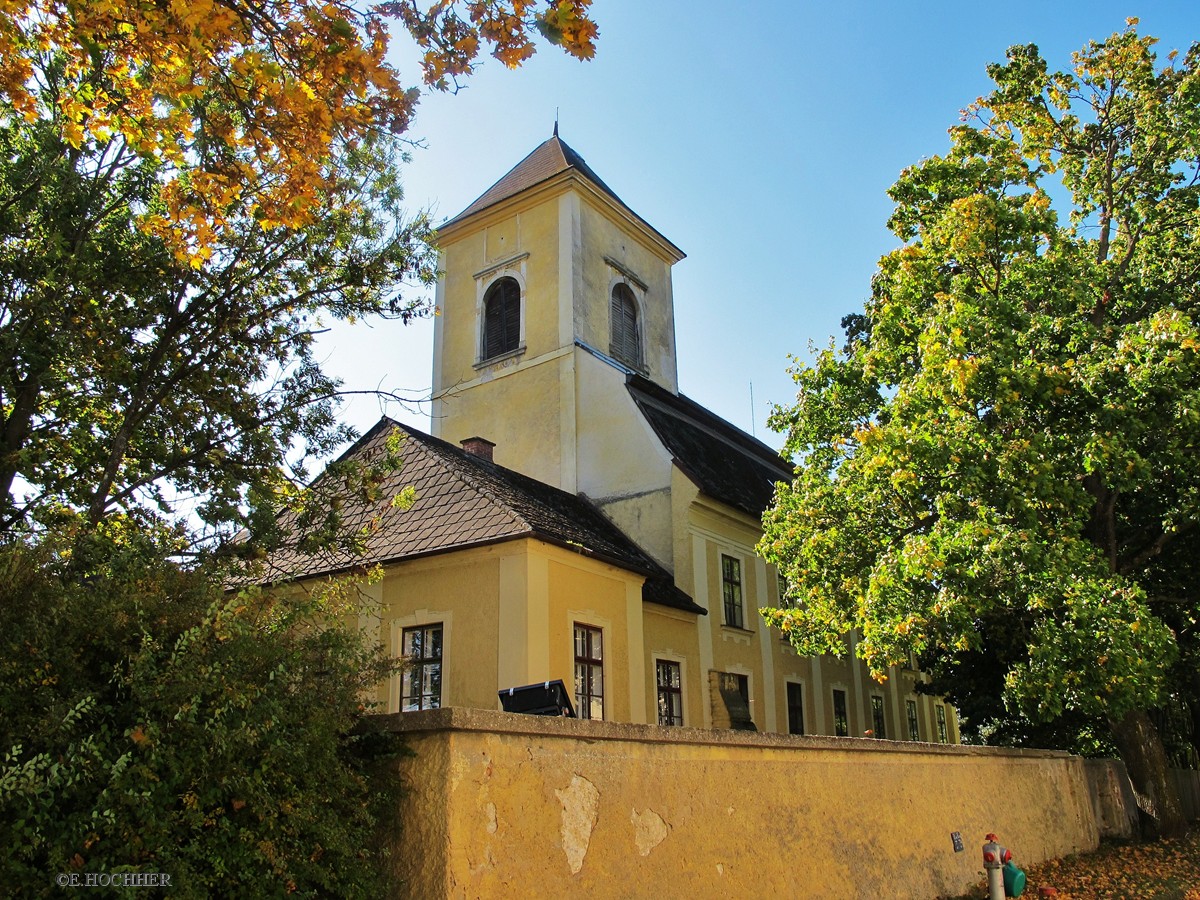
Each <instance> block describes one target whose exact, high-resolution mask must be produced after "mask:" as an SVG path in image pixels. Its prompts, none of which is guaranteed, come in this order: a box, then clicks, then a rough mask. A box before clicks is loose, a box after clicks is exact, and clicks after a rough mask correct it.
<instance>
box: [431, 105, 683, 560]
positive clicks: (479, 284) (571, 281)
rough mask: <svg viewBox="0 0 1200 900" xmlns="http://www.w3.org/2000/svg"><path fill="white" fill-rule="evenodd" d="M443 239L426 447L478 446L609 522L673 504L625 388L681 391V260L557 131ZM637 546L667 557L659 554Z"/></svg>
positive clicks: (660, 461) (654, 447)
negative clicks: (614, 510)
mask: <svg viewBox="0 0 1200 900" xmlns="http://www.w3.org/2000/svg"><path fill="white" fill-rule="evenodd" d="M438 234H439V240H440V243H441V254H442V255H441V271H442V275H441V279H440V281H439V283H438V288H437V306H438V310H439V316H438V318H437V320H436V322H435V325H434V361H433V390H434V403H433V433H434V435H436V436H437V437H440V438H443V439H445V440H447V441H450V442H454V443H457V442H461V441H463V440H465V439H467V438H470V437H473V436H479V437H482V438H485V439H487V440H489V441H492V442H493V443H495V445H496V446H495V450H494V458H495V461H496V462H497V463H498V464H501V465H504V466H507V467H509V468H512V469H516V470H518V471H520V472H522V473H524V474H526V475H529V476H531V477H533V478H536V479H538V480H539V481H543V482H546V483H548V484H552V485H555V486H557V487H560V488H562V489H563V490H566V491H568V492H570V493H584V494H587V495H588V496H589V497H590V498H592V499H593V500H595V501H597V502H598V503H600V504H601V505H602V506H606V507H607V506H609V505H611V504H614V503H615V504H616V505H617V506H620V504H621V502H622V499H623V498H628V497H634V496H640V497H644V496H646V495H647V494H652V493H654V492H660V491H669V487H670V478H671V472H670V469H671V460H670V457H669V455H668V454H666V453H665V452H664V450H663V448H662V445H661V444H660V443H659V442H657V441H656V440H655V439H654V437H653V434H652V433H651V430H650V429H649V427H648V426H647V424H646V422H645V419H644V418H643V417H642V416H641V415H639V413H638V411H637V408H636V405H635V403H634V402H633V401H632V399H631V398H630V396H629V392H628V391H627V390H626V383H627V381H628V380H629V379H630V378H637V377H638V376H640V377H641V378H642V379H645V380H647V381H649V382H651V383H653V384H654V385H657V386H658V387H660V388H662V389H664V390H665V391H667V392H669V393H670V394H672V395H674V394H675V393H677V391H678V383H677V373H676V362H675V323H674V306H673V299H672V293H671V267H672V266H673V265H674V264H675V263H676V262H678V261H679V260H681V259H683V256H684V254H683V253H682V251H680V250H679V248H678V247H676V246H675V245H674V244H672V243H671V242H670V241H669V240H667V239H666V238H665V237H663V235H661V234H660V233H659V232H658V231H656V230H655V229H654V228H653V227H652V226H651V225H650V224H649V223H647V222H646V221H645V220H644V219H642V218H641V217H640V216H638V215H637V213H635V212H634V211H633V210H632V209H630V208H629V207H628V206H626V205H625V203H624V202H622V201H621V199H620V198H619V197H618V196H617V195H616V194H615V193H614V192H613V191H612V189H610V188H609V187H608V186H607V185H606V184H605V183H604V182H603V181H602V180H601V179H600V178H599V177H598V176H597V175H596V173H595V172H593V171H592V169H591V168H590V167H589V166H588V165H587V163H586V162H584V160H583V159H582V158H581V157H580V156H579V154H578V153H576V152H575V151H574V150H572V149H571V148H570V147H569V146H567V144H566V143H564V142H563V141H562V140H561V139H560V138H559V137H558V133H557V127H556V128H555V133H554V135H553V136H552V137H551V138H550V139H549V140H547V141H546V142H544V143H543V144H541V145H540V146H538V147H537V148H536V149H535V150H534V151H533V152H532V153H530V154H529V155H528V156H527V157H525V159H523V160H522V161H521V162H519V163H518V164H517V165H516V166H515V167H514V168H513V169H512V170H511V171H509V172H508V174H506V175H505V176H504V177H503V178H501V179H500V180H499V181H497V182H496V183H495V184H494V185H492V187H490V188H489V189H488V190H487V191H485V192H484V193H483V195H482V196H480V197H479V199H477V200H476V201H475V202H474V203H472V204H471V205H470V206H468V207H467V208H466V209H465V210H464V211H463V212H461V213H459V214H458V215H457V216H455V217H454V218H452V219H450V220H449V221H448V222H446V223H445V224H444V225H442V226H441V228H440V229H439V230H438ZM644 505H645V504H642V505H641V506H643V507H644ZM639 508H640V507H639ZM643 512H644V510H643ZM641 514H642V513H641V512H639V515H641ZM616 518H618V519H620V518H621V516H620V515H619V514H618V515H617V516H616ZM654 518H655V519H660V518H661V516H659V515H656V516H654ZM644 524H645V523H644ZM668 527H669V526H668ZM633 530H634V531H642V530H643V529H639V528H634V529H633ZM654 530H656V531H657V530H659V529H658V528H657V527H656V528H655V529H654ZM643 537H646V535H643ZM668 540H669V539H668ZM647 543H648V544H649V545H651V546H649V547H648V549H650V550H651V552H652V553H653V552H654V550H655V549H658V550H659V551H660V552H659V553H654V555H656V556H660V558H661V557H662V556H668V557H669V547H668V546H663V545H662V539H661V538H660V539H659V540H653V539H651V540H648V541H647ZM655 544H658V545H660V546H659V547H657V548H656V547H654V546H653V545H655Z"/></svg>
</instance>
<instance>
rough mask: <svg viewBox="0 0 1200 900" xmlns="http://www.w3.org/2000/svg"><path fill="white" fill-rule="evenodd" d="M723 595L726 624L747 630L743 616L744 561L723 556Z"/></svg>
mask: <svg viewBox="0 0 1200 900" xmlns="http://www.w3.org/2000/svg"><path fill="white" fill-rule="evenodd" d="M721 595H722V596H723V597H724V598H725V624H726V625H732V626H734V627H735V628H745V627H746V620H745V617H744V616H743V614H742V561H741V560H740V559H736V558H734V557H732V556H726V555H725V554H724V553H722V554H721Z"/></svg>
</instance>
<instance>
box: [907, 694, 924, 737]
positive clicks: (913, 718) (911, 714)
mask: <svg viewBox="0 0 1200 900" xmlns="http://www.w3.org/2000/svg"><path fill="white" fill-rule="evenodd" d="M904 708H905V709H906V710H907V711H908V739H909V740H910V741H919V740H920V739H921V726H920V725H919V724H917V701H916V700H905V701H904Z"/></svg>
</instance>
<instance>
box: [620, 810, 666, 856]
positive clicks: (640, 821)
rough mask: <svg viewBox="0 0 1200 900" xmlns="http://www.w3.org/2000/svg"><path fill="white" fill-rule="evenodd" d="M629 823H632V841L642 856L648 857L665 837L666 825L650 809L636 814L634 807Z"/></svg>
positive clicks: (660, 817)
mask: <svg viewBox="0 0 1200 900" xmlns="http://www.w3.org/2000/svg"><path fill="white" fill-rule="evenodd" d="M629 821H631V822H632V823H633V840H634V843H636V844H637V848H638V853H640V854H641V855H642V856H649V855H650V851H651V850H653V849H654V848H655V847H657V846H658V845H659V844H661V843H662V842H663V841H664V840H665V839H666V837H667V823H666V822H664V821H663V820H662V816H660V815H659V814H658V813H656V812H655V811H654V810H652V809H644V810H642V811H641V812H638V811H637V807H634V809H633V812H632V813H630V815H629Z"/></svg>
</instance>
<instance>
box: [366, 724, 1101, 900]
mask: <svg viewBox="0 0 1200 900" xmlns="http://www.w3.org/2000/svg"><path fill="white" fill-rule="evenodd" d="M372 724H373V727H377V728H383V729H387V730H395V731H400V732H403V733H404V734H405V735H406V739H407V742H408V744H409V746H410V747H411V749H412V750H413V751H414V752H413V755H412V756H410V757H408V758H406V759H405V760H404V761H403V762H402V764H401V776H402V778H403V780H404V783H405V787H406V792H405V795H404V799H403V801H402V808H401V810H400V815H401V826H400V827H401V829H402V832H401V834H400V835H399V836H398V838H397V839H396V841H395V852H394V859H395V862H396V875H397V876H398V878H399V880H400V881H399V884H398V885H397V886H396V887H395V888H394V891H395V895H396V896H406V897H420V898H440V897H472V898H474V897H488V898H492V897H523V898H524V897H572V896H575V897H589V898H590V897H656V898H669V897H689V898H691V897H714V898H716V897H722V898H724V897H731V896H734V897H763V896H771V895H779V896H786V897H831V898H855V897H861V898H873V900H875V898H880V897H886V898H889V900H903V898H914V900H917V898H920V900H930V898H934V897H938V896H941V895H957V894H961V893H963V892H965V891H966V890H968V889H969V888H970V887H971V885H972V884H974V883H975V882H977V881H978V880H979V879H980V878H981V877H982V857H981V845H982V844H983V841H984V835H985V834H986V833H987V832H989V831H994V832H996V833H997V834H998V835H999V836H1000V840H1001V843H1003V844H1005V845H1007V846H1008V847H1009V848H1010V849H1011V850H1012V851H1013V853H1014V854H1015V858H1016V861H1017V862H1018V864H1032V863H1035V862H1039V861H1042V860H1045V859H1049V858H1053V857H1058V856H1063V855H1066V854H1069V853H1075V852H1079V851H1085V850H1090V849H1093V848H1095V847H1096V846H1097V845H1098V843H1099V831H1098V828H1097V818H1096V814H1095V812H1094V811H1093V805H1092V800H1091V799H1090V796H1091V795H1090V794H1089V787H1088V778H1087V775H1086V773H1085V769H1084V764H1083V760H1082V759H1080V758H1078V757H1073V756H1070V755H1067V754H1063V753H1054V752H1049V751H1030V750H1008V749H998V748H982V747H968V746H948V745H941V744H919V743H910V742H893V741H878V740H871V739H861V738H830V737H816V736H814V737H792V736H788V735H777V734H759V733H752V732H751V733H748V732H732V731H706V730H699V729H691V728H659V727H656V726H647V725H619V724H613V723H606V722H588V721H579V720H571V719H547V718H538V717H533V716H519V715H513V714H507V713H500V712H490V711H486V710H474V709H460V708H452V709H441V710H431V711H427V712H421V713H406V714H402V715H394V716H381V717H377V718H376V720H375V721H374V722H373V723H372ZM952 832H958V833H959V834H961V836H962V840H963V842H964V844H965V850H964V851H963V852H960V853H956V852H955V851H954V848H953V845H952V841H951V833H952Z"/></svg>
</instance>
